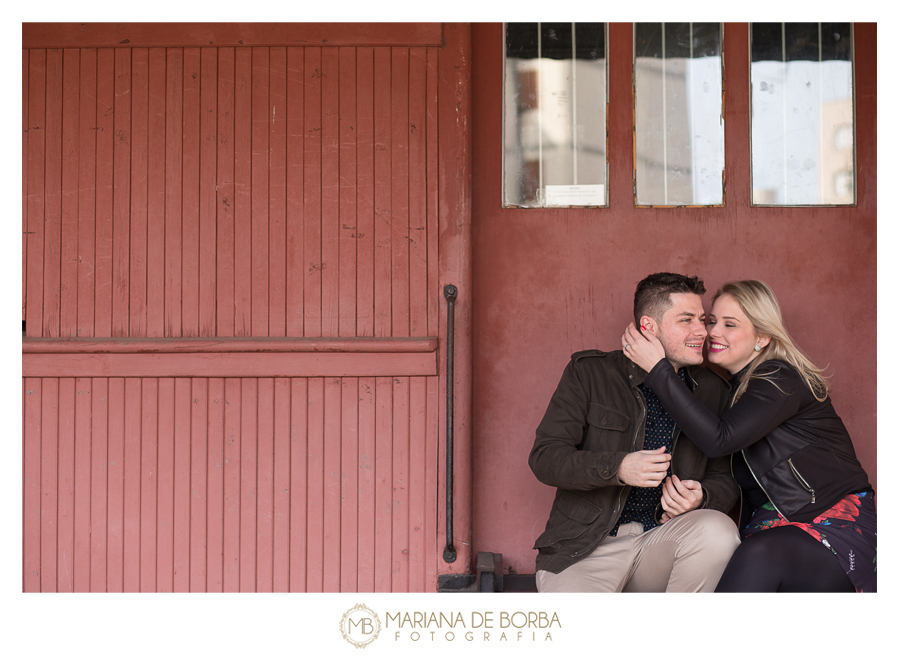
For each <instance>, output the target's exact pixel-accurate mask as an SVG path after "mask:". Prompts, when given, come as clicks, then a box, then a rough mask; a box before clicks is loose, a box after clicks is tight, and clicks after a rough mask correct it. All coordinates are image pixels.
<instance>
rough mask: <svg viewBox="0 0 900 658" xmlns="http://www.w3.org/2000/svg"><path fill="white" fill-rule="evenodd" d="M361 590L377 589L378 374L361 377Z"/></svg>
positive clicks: (359, 394) (358, 579) (359, 544)
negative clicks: (376, 398)
mask: <svg viewBox="0 0 900 658" xmlns="http://www.w3.org/2000/svg"><path fill="white" fill-rule="evenodd" d="M358 397H359V411H358V422H359V437H358V440H359V457H358V459H357V462H358V466H357V468H358V471H359V475H358V487H359V496H358V500H359V505H358V509H357V524H358V525H357V532H356V534H357V537H358V539H357V557H356V560H357V564H358V567H357V569H358V573H357V591H359V592H374V591H375V541H376V539H375V538H376V532H375V530H376V526H375V480H376V473H375V454H376V453H375V451H376V446H375V378H374V377H360V378H359V391H358Z"/></svg>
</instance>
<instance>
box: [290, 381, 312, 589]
mask: <svg viewBox="0 0 900 658" xmlns="http://www.w3.org/2000/svg"><path fill="white" fill-rule="evenodd" d="M307 400H308V393H307V380H306V379H303V378H293V379H291V490H290V496H291V538H290V542H291V547H290V550H291V565H290V570H291V574H290V577H291V582H290V588H291V591H292V592H305V591H306V588H307V585H306V554H307V549H306V542H307V532H306V528H307V518H306V511H307V461H308V460H307V455H308V446H307V427H308V418H307V417H308V409H309V405H308V404H307Z"/></svg>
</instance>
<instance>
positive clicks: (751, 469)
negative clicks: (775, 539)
mask: <svg viewBox="0 0 900 658" xmlns="http://www.w3.org/2000/svg"><path fill="white" fill-rule="evenodd" d="M741 455H742V456H743V457H744V462H745V463H746V464H747V470H748V471H750V475H752V476H753V479H754V480H756V484H758V485H759V488H760V489H762V492H763V493H764V494H766V498H768V499H769V502H770V503H772V507H774V508H775V511H776V512H778V513H779V514H781V510H780V509H778V505H776V504H775V501H774V500H772V496H770V495H769V492H768V491H766V488H765V487H764V486H762V482H760V481H759V478H758V477H756V473H754V472H753V467H752V466H750V462H749V460H748V459H747V453H745V452H744V451H743V450H741ZM781 517H782V518H783V519H785V520H786V521H790V519H789V518H788V517H786V516H785V515H784V514H781Z"/></svg>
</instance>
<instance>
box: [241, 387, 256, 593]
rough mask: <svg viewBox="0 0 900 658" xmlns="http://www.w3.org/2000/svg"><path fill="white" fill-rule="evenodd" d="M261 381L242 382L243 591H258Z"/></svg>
mask: <svg viewBox="0 0 900 658" xmlns="http://www.w3.org/2000/svg"><path fill="white" fill-rule="evenodd" d="M257 398H258V393H257V380H256V379H251V378H246V379H242V380H241V561H240V568H241V571H240V589H241V591H242V592H254V591H256V537H257V530H258V528H257V523H256V505H257V482H256V475H257V457H256V455H257V436H256V429H257V411H258V405H257Z"/></svg>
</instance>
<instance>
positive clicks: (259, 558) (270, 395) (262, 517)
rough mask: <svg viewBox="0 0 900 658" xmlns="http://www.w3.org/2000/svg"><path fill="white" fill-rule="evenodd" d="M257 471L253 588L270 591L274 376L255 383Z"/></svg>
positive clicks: (273, 460)
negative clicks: (254, 583)
mask: <svg viewBox="0 0 900 658" xmlns="http://www.w3.org/2000/svg"><path fill="white" fill-rule="evenodd" d="M257 390H258V398H257V409H258V411H257V435H256V440H257V444H256V446H257V447H256V455H257V466H256V467H257V475H256V494H257V495H256V528H257V530H256V591H257V592H271V591H272V584H273V580H272V578H273V568H272V567H273V562H272V560H273V546H274V544H273V541H274V518H273V504H274V493H275V492H274V485H275V479H274V470H275V437H274V420H275V380H274V379H272V378H270V377H261V378H259V380H258V383H257Z"/></svg>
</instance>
